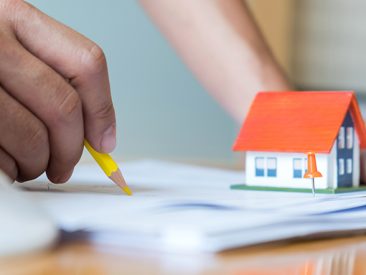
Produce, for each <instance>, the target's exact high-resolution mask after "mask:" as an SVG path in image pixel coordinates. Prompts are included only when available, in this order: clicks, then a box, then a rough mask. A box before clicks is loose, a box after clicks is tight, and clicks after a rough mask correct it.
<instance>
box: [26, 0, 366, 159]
mask: <svg viewBox="0 0 366 275" xmlns="http://www.w3.org/2000/svg"><path fill="white" fill-rule="evenodd" d="M29 2H30V3H32V4H33V5H35V6H36V7H38V8H39V9H41V10H42V11H44V12H46V13H47V14H49V15H50V16H52V17H54V18H56V19H57V20H59V21H61V22H63V23H65V24H67V25H69V26H70V27H72V28H74V29H76V30H77V31H79V32H81V33H83V34H84V35H86V36H88V37H90V38H91V39H92V40H94V41H95V42H97V43H98V44H99V45H100V46H102V48H103V49H104V50H105V53H106V56H107V60H108V64H109V70H110V80H111V87H112V96H113V99H114V102H115V107H116V112H117V119H118V147H117V150H116V152H115V155H117V156H118V157H119V158H120V159H123V160H131V159H137V158H158V159H167V160H178V161H190V162H197V163H205V164H217V165H233V164H235V163H238V162H240V161H239V158H238V156H237V155H236V154H234V153H232V151H231V145H232V143H233V141H234V139H235V136H236V134H237V131H238V129H239V125H237V124H236V123H235V122H234V121H233V120H232V119H231V118H230V117H229V116H228V115H227V114H226V113H225V112H224V111H222V110H221V109H220V107H219V106H218V105H217V103H216V102H214V101H213V100H212V99H211V98H210V97H209V96H208V95H207V93H206V92H205V91H204V89H203V88H202V87H201V86H200V84H199V83H198V82H197V81H196V80H195V78H194V76H193V75H192V74H191V73H190V72H189V71H188V70H187V68H186V67H185V66H184V65H183V64H182V62H181V61H180V59H179V58H178V57H177V55H176V54H175V52H174V50H173V49H172V48H171V47H170V45H169V44H168V43H167V42H166V40H165V39H164V38H163V37H162V36H161V35H160V34H159V31H158V30H157V29H156V28H155V27H154V26H153V25H152V24H151V22H150V21H149V19H148V18H147V16H146V15H145V14H144V12H143V10H142V9H141V8H140V7H139V5H138V3H137V1H135V0H124V1H112V0H109V1H108V0H107V1H97V0H78V1H74V0H52V1H44V0H31V1H29ZM247 2H248V3H249V6H250V8H251V10H252V11H253V14H254V16H255V18H256V20H257V21H258V23H259V26H260V28H261V29H262V31H263V33H264V36H265V37H266V39H267V41H268V43H269V44H270V46H271V48H272V50H273V52H274V54H275V56H276V58H277V60H278V61H279V62H280V64H281V65H282V67H283V68H284V69H285V71H286V72H287V73H288V75H289V76H290V78H291V79H292V80H293V81H294V83H295V84H296V86H297V87H298V88H299V89H313V90H314V89H315V90H317V89H347V90H352V89H353V90H356V91H357V92H358V98H359V100H360V101H361V102H362V105H364V103H363V102H364V101H365V99H366V97H365V96H364V95H366V78H365V76H364V73H365V71H366V70H365V69H366V55H365V54H364V49H365V48H366V16H364V13H365V10H366V2H365V1H362V0H348V1H344V0H322V1H319V0H276V1H268V0H250V1H247Z"/></svg>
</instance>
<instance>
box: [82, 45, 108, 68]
mask: <svg viewBox="0 0 366 275" xmlns="http://www.w3.org/2000/svg"><path fill="white" fill-rule="evenodd" d="M106 66H107V60H106V57H105V54H104V51H103V49H102V48H101V47H99V46H98V45H97V44H94V43H93V45H92V46H91V47H89V48H87V49H85V50H84V53H83V55H82V70H85V71H87V72H88V73H91V74H94V73H99V72H101V71H103V70H105V68H106Z"/></svg>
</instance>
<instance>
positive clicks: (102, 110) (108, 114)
mask: <svg viewBox="0 0 366 275" xmlns="http://www.w3.org/2000/svg"><path fill="white" fill-rule="evenodd" d="M93 115H94V116H95V117H97V118H98V119H102V120H105V119H111V118H113V119H114V107H113V104H112V102H111V101H107V102H104V103H103V104H100V105H99V106H97V107H96V108H95V110H94V113H93Z"/></svg>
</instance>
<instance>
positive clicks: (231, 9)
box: [140, 0, 291, 122]
mask: <svg viewBox="0 0 366 275" xmlns="http://www.w3.org/2000/svg"><path fill="white" fill-rule="evenodd" d="M140 3H141V5H142V6H143V7H144V9H145V10H146V12H147V13H148V14H149V16H150V17H151V19H152V21H153V22H155V24H156V25H157V26H158V27H159V29H160V30H161V31H162V32H163V33H164V35H165V36H166V37H167V38H168V40H169V41H170V42H171V44H172V45H173V46H174V47H175V49H176V50H177V52H178V53H179V54H180V56H181V57H182V59H183V61H184V62H185V63H186V64H187V66H188V67H189V68H190V69H191V70H192V72H193V73H194V74H195V76H196V77H197V78H198V79H199V80H200V82H201V83H202V84H203V86H204V87H205V88H206V90H207V91H208V92H209V93H210V94H211V95H212V96H213V97H214V98H216V99H217V101H218V102H219V103H220V104H221V105H222V106H223V108H224V109H226V110H227V112H228V113H229V114H231V115H232V117H233V118H234V119H235V120H236V121H237V122H242V120H243V119H244V117H245V115H246V112H247V110H248V109H249V105H250V103H251V102H252V99H253V98H254V96H255V94H256V93H257V92H258V91H264V90H265V91H267V90H291V85H290V83H289V81H288V80H287V79H286V77H285V75H284V73H283V71H282V70H281V68H280V67H279V66H278V64H277V62H276V61H275V59H274V58H273V55H272V53H271V51H270V50H269V48H268V46H267V44H266V43H265V41H264V39H263V37H262V35H261V32H260V31H259V29H258V28H257V26H256V24H255V22H254V20H253V18H252V16H251V14H250V12H249V10H248V8H247V6H246V5H245V2H244V1H242V0H199V1H197V0H184V1H179V0H176V1H174V0H140Z"/></svg>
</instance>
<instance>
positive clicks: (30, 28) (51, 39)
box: [9, 1, 116, 153]
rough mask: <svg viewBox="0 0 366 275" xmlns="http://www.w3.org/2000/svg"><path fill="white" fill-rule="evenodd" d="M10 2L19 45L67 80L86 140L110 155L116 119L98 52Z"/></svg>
mask: <svg viewBox="0 0 366 275" xmlns="http://www.w3.org/2000/svg"><path fill="white" fill-rule="evenodd" d="M10 2H12V3H15V4H13V5H14V6H15V7H14V11H15V12H13V13H9V14H13V15H12V17H11V18H10V19H11V20H10V21H11V22H12V27H13V29H14V31H15V33H16V35H17V38H18V39H19V41H20V42H21V43H22V44H23V46H24V47H25V48H27V49H28V50H29V51H30V52H32V53H33V54H34V55H35V56H37V57H38V58H39V59H41V60H42V61H44V62H45V63H47V64H48V65H49V66H51V67H52V68H53V69H54V70H56V71H57V72H58V73H60V74H61V75H62V76H64V77H65V78H67V79H69V80H70V84H71V85H72V86H73V87H74V88H75V90H76V91H77V92H78V94H79V96H80V99H81V101H82V106H83V114H84V129H85V137H86V138H87V140H88V141H89V142H90V144H91V145H92V146H93V147H94V148H95V149H96V150H97V151H99V152H104V153H109V152H111V151H113V149H114V148H115V145H116V119H115V113H114V108H113V103H112V98H111V93H110V85H109V77H108V69H107V62H106V58H105V55H104V53H103V51H102V49H101V48H100V47H99V46H98V45H96V44H95V43H94V42H92V41H91V40H89V39H87V38H86V37H84V36H83V35H81V34H79V33H77V32H75V31H74V30H72V29H70V28H68V27H67V26H65V25H63V24H61V23H59V22H57V21H56V20H54V19H52V18H50V17H49V16H47V15H46V14H43V13H42V12H40V11H39V10H37V9H36V8H34V7H33V6H31V5H30V4H28V3H25V2H23V1H10ZM17 5H18V6H17ZM19 6H21V8H19Z"/></svg>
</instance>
